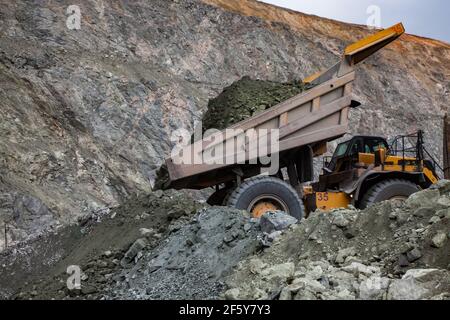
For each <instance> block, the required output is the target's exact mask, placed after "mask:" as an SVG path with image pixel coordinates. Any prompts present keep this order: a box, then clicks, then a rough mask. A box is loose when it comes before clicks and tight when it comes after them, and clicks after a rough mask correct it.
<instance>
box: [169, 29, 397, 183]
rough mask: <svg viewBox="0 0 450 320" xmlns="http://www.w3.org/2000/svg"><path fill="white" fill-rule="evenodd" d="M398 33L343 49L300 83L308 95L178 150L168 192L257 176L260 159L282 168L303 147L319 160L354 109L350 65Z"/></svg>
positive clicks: (171, 163)
mask: <svg viewBox="0 0 450 320" xmlns="http://www.w3.org/2000/svg"><path fill="white" fill-rule="evenodd" d="M403 32H404V29H403V26H402V25H401V24H399V25H396V26H394V27H392V28H390V29H386V30H383V31H382V32H379V33H377V34H375V35H373V36H371V37H368V38H366V39H364V40H362V41H360V42H357V43H355V44H353V45H351V46H349V47H348V48H347V49H346V52H345V55H344V58H343V60H342V61H341V62H339V63H338V64H336V65H335V66H333V67H331V68H330V69H328V70H327V71H325V72H323V73H322V74H319V75H316V76H313V77H310V78H308V79H306V80H304V81H305V83H308V84H310V85H311V86H313V87H312V88H311V89H309V90H308V91H306V92H303V93H301V94H299V95H297V96H294V97H293V98H290V99H288V100H286V101H284V102H282V103H280V104H278V105H276V106H274V107H272V108H270V109H268V110H266V111H264V112H261V113H259V114H257V115H255V116H253V117H251V118H249V119H247V120H244V121H242V122H240V123H237V124H235V125H233V126H231V127H230V128H228V129H226V130H224V131H221V132H216V133H213V134H211V135H209V136H207V137H205V138H203V139H202V140H199V141H197V142H195V143H193V144H191V145H188V146H186V147H184V148H182V149H181V150H178V151H179V152H178V153H176V154H174V155H172V156H171V157H170V158H168V159H166V166H167V170H168V173H169V176H170V187H171V188H176V189H182V188H190V189H202V188H206V187H210V186H215V185H218V184H220V183H226V182H228V181H232V180H234V179H236V176H237V175H238V176H240V177H242V178H246V177H250V176H254V175H258V174H259V173H260V172H261V170H260V169H261V168H262V167H264V165H267V163H265V162H264V161H263V160H261V159H264V158H265V157H269V158H270V157H272V156H274V155H279V158H280V159H281V160H280V167H283V166H285V164H284V163H283V157H284V155H285V154H286V153H289V152H292V151H294V150H299V149H301V148H303V147H305V146H307V147H308V148H309V149H311V150H312V151H313V153H314V155H320V154H323V153H324V152H326V148H324V146H326V144H325V143H326V142H328V141H332V140H335V139H336V138H339V137H341V136H343V135H344V134H345V133H346V132H347V131H348V116H349V108H351V107H356V106H358V105H359V103H357V102H355V101H352V98H351V93H352V85H353V81H354V80H355V72H354V65H355V64H356V63H358V62H360V61H362V60H364V59H365V58H366V57H367V56H369V55H371V54H372V53H374V52H375V51H377V50H379V49H381V48H382V47H384V46H385V45H387V44H388V43H390V42H391V41H393V40H395V39H396V38H398V37H399V36H400V35H401V34H402V33H403ZM272 158H273V157H272ZM272 174H274V173H272Z"/></svg>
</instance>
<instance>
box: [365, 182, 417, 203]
mask: <svg viewBox="0 0 450 320" xmlns="http://www.w3.org/2000/svg"><path fill="white" fill-rule="evenodd" d="M418 191H420V188H419V187H418V186H417V185H416V184H415V183H413V182H411V181H408V180H402V179H389V180H385V181H381V182H378V183H377V184H375V185H374V186H373V187H371V188H370V189H369V190H368V191H367V192H366V194H365V195H364V197H363V198H362V200H361V203H360V208H361V209H365V208H368V207H370V206H372V205H374V204H375V203H378V202H381V201H386V200H389V199H392V198H393V197H395V196H402V197H406V198H408V197H409V196H410V195H412V194H413V193H416V192H418Z"/></svg>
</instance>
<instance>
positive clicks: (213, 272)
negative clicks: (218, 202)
mask: <svg viewBox="0 0 450 320" xmlns="http://www.w3.org/2000/svg"><path fill="white" fill-rule="evenodd" d="M258 234H259V227H258V224H257V221H253V222H252V220H251V219H250V218H249V217H248V215H247V213H245V212H243V211H240V210H234V209H229V208H219V207H216V208H211V209H207V210H204V211H201V212H199V213H198V214H197V215H196V216H195V218H194V219H193V220H192V221H191V222H190V223H189V224H188V225H185V226H183V227H182V228H181V229H180V230H178V231H176V232H174V233H173V234H171V235H170V236H169V237H168V238H167V239H165V240H164V241H162V242H161V244H160V245H159V246H158V247H157V248H156V249H154V250H147V251H146V252H145V253H144V254H143V256H142V258H141V259H140V260H139V261H138V262H137V264H136V265H134V266H133V267H132V268H131V269H124V270H123V271H122V272H121V273H120V274H118V275H116V276H115V277H114V278H115V279H116V285H115V286H113V287H112V288H111V289H110V290H109V291H110V293H109V294H107V295H106V297H107V298H120V299H214V298H217V297H218V296H219V294H220V292H222V290H223V282H222V279H223V278H224V277H225V276H226V275H228V274H229V273H230V271H231V270H232V268H233V267H234V266H236V265H237V263H238V262H239V261H241V260H242V259H244V258H245V257H247V256H249V255H252V254H254V253H256V251H257V250H258V249H260V248H261V245H260V242H259V241H258Z"/></svg>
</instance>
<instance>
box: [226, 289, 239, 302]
mask: <svg viewBox="0 0 450 320" xmlns="http://www.w3.org/2000/svg"><path fill="white" fill-rule="evenodd" d="M239 294H240V290H239V289H238V288H233V289H229V290H227V291H225V294H224V296H225V299H226V300H239Z"/></svg>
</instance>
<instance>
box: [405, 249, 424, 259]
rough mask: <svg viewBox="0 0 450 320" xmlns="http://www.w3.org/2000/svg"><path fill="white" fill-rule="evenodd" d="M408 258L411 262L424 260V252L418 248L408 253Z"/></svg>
mask: <svg viewBox="0 0 450 320" xmlns="http://www.w3.org/2000/svg"><path fill="white" fill-rule="evenodd" d="M406 258H407V259H408V261H409V262H415V261H417V260H419V259H420V258H422V252H421V251H420V250H419V249H418V248H414V249H412V250H411V251H408V252H407V253H406Z"/></svg>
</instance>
